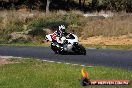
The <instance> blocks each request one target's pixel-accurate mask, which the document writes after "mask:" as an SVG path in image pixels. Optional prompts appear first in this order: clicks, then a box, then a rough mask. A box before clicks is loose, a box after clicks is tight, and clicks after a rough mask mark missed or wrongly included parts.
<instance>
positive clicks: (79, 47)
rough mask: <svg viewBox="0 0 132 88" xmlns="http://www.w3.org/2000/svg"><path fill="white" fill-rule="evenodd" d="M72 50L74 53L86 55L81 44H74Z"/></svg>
mask: <svg viewBox="0 0 132 88" xmlns="http://www.w3.org/2000/svg"><path fill="white" fill-rule="evenodd" d="M74 51H75V53H76V54H80V55H86V49H85V48H84V47H83V46H82V45H75V46H74Z"/></svg>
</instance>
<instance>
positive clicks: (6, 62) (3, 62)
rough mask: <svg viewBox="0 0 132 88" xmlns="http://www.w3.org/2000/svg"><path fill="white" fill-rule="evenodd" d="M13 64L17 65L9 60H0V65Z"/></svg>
mask: <svg viewBox="0 0 132 88" xmlns="http://www.w3.org/2000/svg"><path fill="white" fill-rule="evenodd" d="M13 63H18V62H13V61H10V60H9V59H3V58H0V65H5V64H13Z"/></svg>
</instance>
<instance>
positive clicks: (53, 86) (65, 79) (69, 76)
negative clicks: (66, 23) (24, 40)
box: [0, 59, 132, 88]
mask: <svg viewBox="0 0 132 88" xmlns="http://www.w3.org/2000/svg"><path fill="white" fill-rule="evenodd" d="M11 60H12V61H14V60H15V61H16V60H17V62H18V61H19V62H20V63H14V64H6V65H1V66H0V88H83V87H82V86H81V85H80V82H79V80H78V79H80V78H81V72H80V71H81V68H82V67H81V66H73V65H66V64H62V63H61V64H58V63H50V62H43V61H38V60H35V59H21V60H20V59H19V60H18V59H11ZM85 70H86V71H88V72H89V77H90V78H91V79H93V80H94V79H128V80H131V78H132V71H129V70H124V69H117V68H116V69H115V68H110V67H100V66H95V67H85ZM124 87H126V88H132V85H127V86H96V88H124ZM88 88H95V86H88Z"/></svg>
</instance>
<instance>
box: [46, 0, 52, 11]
mask: <svg viewBox="0 0 132 88" xmlns="http://www.w3.org/2000/svg"><path fill="white" fill-rule="evenodd" d="M50 2H51V1H50V0H47V4H46V14H48V13H49V5H50Z"/></svg>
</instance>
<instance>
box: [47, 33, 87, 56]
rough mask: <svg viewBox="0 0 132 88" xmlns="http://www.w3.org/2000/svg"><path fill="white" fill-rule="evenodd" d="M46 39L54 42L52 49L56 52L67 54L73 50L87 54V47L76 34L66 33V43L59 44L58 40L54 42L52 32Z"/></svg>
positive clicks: (80, 53)
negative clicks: (80, 42)
mask: <svg viewBox="0 0 132 88" xmlns="http://www.w3.org/2000/svg"><path fill="white" fill-rule="evenodd" d="M62 38H63V37H62ZM45 39H46V41H50V42H52V43H51V49H52V50H53V51H54V52H55V53H56V54H67V53H70V52H73V53H75V54H79V55H86V49H85V48H84V47H83V46H82V45H81V44H79V41H78V37H77V36H76V35H75V34H72V33H66V34H65V38H63V40H64V43H63V44H59V46H58V43H57V42H53V39H52V34H48V35H46V37H45Z"/></svg>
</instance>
